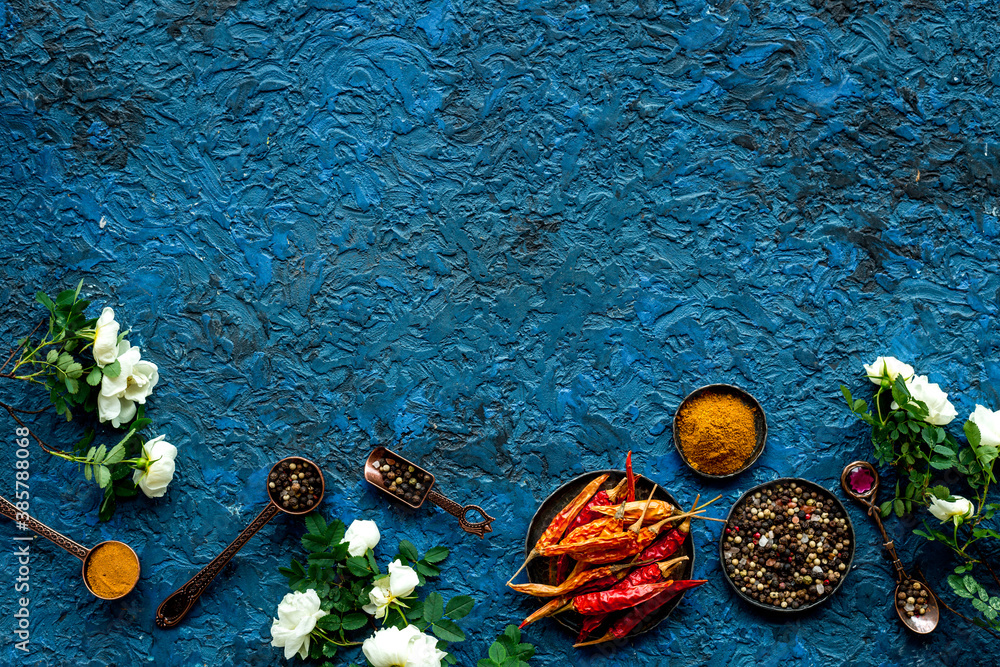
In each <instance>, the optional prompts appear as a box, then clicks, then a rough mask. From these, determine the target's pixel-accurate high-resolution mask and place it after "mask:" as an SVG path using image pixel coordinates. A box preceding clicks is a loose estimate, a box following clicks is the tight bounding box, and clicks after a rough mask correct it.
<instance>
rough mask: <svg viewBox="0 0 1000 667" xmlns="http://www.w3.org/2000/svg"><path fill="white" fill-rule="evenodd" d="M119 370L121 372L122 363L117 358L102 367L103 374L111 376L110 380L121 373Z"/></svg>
mask: <svg viewBox="0 0 1000 667" xmlns="http://www.w3.org/2000/svg"><path fill="white" fill-rule="evenodd" d="M121 372H122V364H121V362H120V361H118V360H117V359H115V360H114V362H112V363H110V364H108V365H107V366H105V367H104V375H105V376H107V377H109V378H111V379H112V380H113V379H114V378H116V377H118V376H119V375H121Z"/></svg>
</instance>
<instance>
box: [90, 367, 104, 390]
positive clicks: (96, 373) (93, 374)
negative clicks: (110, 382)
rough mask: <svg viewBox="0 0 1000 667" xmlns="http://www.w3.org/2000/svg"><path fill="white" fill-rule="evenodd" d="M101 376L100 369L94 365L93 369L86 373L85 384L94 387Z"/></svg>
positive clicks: (99, 382) (98, 382)
mask: <svg viewBox="0 0 1000 667" xmlns="http://www.w3.org/2000/svg"><path fill="white" fill-rule="evenodd" d="M102 377H104V374H103V373H101V369H100V368H98V367H97V366H94V368H93V370H91V371H90V372H89V373H87V384H89V385H90V386H91V387H96V386H97V385H99V384H101V378H102Z"/></svg>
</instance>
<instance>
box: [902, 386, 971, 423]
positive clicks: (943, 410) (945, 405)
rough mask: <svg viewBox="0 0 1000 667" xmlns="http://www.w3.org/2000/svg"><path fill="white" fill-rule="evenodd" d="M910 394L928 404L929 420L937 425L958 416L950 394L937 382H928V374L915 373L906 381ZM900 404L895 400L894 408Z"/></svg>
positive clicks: (948, 421)
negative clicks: (949, 397)
mask: <svg viewBox="0 0 1000 667" xmlns="http://www.w3.org/2000/svg"><path fill="white" fill-rule="evenodd" d="M906 388H907V389H908V390H909V391H910V396H912V397H913V398H914V399H915V400H918V401H922V402H923V404H924V405H926V406H927V418H926V419H927V421H928V423H931V424H934V425H935V426H944V425H945V424H948V423H950V422H951V420H952V419H954V418H955V417H957V416H958V413H957V412H956V411H955V406H954V405H952V404H951V401H949V400H948V394H946V393H945V392H943V391H941V387H939V386H938V385H937V383H936V382H928V381H927V376H926V375H914V376H913V377H912V378H911V379H909V380H907V381H906ZM898 407H899V406H898V405H896V403H895V402H893V404H892V409H893V410H895V409H897V408H898Z"/></svg>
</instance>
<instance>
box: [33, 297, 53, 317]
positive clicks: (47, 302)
mask: <svg viewBox="0 0 1000 667" xmlns="http://www.w3.org/2000/svg"><path fill="white" fill-rule="evenodd" d="M35 301H37V302H38V303H40V304H42V305H43V306H45V307H46V308H48V310H49V312H50V313H52V314H53V315H55V313H56V304H54V303H52V299H50V298H49V295H48V294H46V293H45V292H35Z"/></svg>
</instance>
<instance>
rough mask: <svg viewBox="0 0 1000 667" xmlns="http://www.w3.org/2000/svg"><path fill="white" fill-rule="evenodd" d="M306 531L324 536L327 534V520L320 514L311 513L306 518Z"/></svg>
mask: <svg viewBox="0 0 1000 667" xmlns="http://www.w3.org/2000/svg"><path fill="white" fill-rule="evenodd" d="M305 523H306V530H308V531H309V532H310V533H312V534H313V535H323V534H324V533H326V519H324V518H323V515H322V514H320V513H319V512H310V513H309V514H306V518H305Z"/></svg>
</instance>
